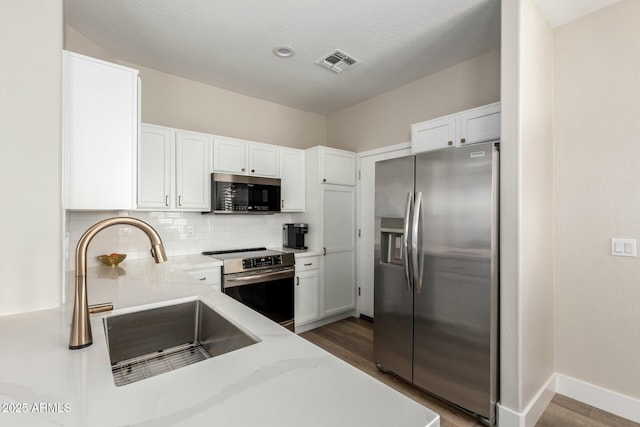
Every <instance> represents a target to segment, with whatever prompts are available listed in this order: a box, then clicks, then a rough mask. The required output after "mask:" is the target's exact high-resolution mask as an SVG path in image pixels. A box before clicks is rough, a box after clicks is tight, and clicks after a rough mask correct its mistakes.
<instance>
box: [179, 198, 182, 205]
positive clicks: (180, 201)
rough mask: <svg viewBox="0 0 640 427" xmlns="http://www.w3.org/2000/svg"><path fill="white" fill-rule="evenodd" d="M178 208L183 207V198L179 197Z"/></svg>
mask: <svg viewBox="0 0 640 427" xmlns="http://www.w3.org/2000/svg"><path fill="white" fill-rule="evenodd" d="M178 206H182V196H178Z"/></svg>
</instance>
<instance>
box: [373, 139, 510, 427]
mask: <svg viewBox="0 0 640 427" xmlns="http://www.w3.org/2000/svg"><path fill="white" fill-rule="evenodd" d="M375 197H376V199H375V206H376V208H375V209H376V211H375V224H376V233H375V236H376V237H375V239H376V240H375V279H374V280H375V284H374V358H375V361H376V365H377V366H378V368H380V369H381V370H383V371H388V372H391V373H393V374H395V375H397V376H399V377H401V378H403V379H404V380H406V381H408V382H411V383H412V384H414V385H415V386H416V387H419V388H421V389H423V390H426V391H428V392H429V393H431V394H433V395H435V396H438V397H440V398H442V399H444V400H446V401H448V402H450V403H453V404H454V405H456V406H458V407H460V408H462V409H464V410H466V411H468V412H471V413H473V414H476V415H478V416H480V417H482V418H484V419H485V420H487V421H489V422H490V423H491V424H493V423H494V422H495V403H496V399H497V380H498V370H497V358H498V353H497V351H498V145H497V143H495V142H489V143H482V144H476V145H471V146H467V147H462V148H447V149H442V150H437V151H431V152H426V153H420V154H417V155H413V156H407V157H402V158H397V159H391V160H385V161H381V162H378V163H376V196H375Z"/></svg>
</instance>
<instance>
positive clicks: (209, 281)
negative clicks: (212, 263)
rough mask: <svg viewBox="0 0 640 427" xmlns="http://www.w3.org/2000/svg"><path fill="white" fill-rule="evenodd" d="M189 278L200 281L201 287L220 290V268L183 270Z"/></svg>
mask: <svg viewBox="0 0 640 427" xmlns="http://www.w3.org/2000/svg"><path fill="white" fill-rule="evenodd" d="M185 273H187V274H188V275H189V276H191V277H193V278H194V279H196V280H198V281H200V282H201V283H202V284H203V285H209V286H213V287H214V288H215V289H217V290H220V268H219V267H215V268H200V269H195V270H185Z"/></svg>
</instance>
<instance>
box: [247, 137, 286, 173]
mask: <svg viewBox="0 0 640 427" xmlns="http://www.w3.org/2000/svg"><path fill="white" fill-rule="evenodd" d="M279 163H280V159H279V158H278V147H276V146H275V145H269V144H259V143H257V142H251V143H249V174H250V175H258V176H268V177H271V178H277V177H279V176H280V170H279V167H278V164H279Z"/></svg>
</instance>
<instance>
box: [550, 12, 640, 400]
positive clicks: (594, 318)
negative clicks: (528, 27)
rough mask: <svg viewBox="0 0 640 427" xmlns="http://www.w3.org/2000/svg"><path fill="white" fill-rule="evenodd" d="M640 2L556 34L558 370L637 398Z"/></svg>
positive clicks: (639, 339) (639, 394)
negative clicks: (621, 245) (620, 246)
mask: <svg viewBox="0 0 640 427" xmlns="http://www.w3.org/2000/svg"><path fill="white" fill-rule="evenodd" d="M638 22H640V1H637V0H626V1H623V2H621V3H618V4H616V5H614V6H612V7H609V8H607V9H604V10H601V11H600V12H597V13H594V14H591V15H589V16H586V17H584V18H582V19H580V20H578V21H574V22H572V23H569V24H567V25H565V26H562V27H560V28H558V29H556V31H555V34H554V35H555V58H554V61H555V85H556V89H555V93H556V95H555V123H556V126H555V153H554V156H555V171H556V172H555V182H554V186H555V206H556V209H555V222H556V228H555V231H556V239H555V241H556V265H555V277H556V347H557V354H556V367H557V371H558V372H559V373H562V374H565V375H568V376H571V377H574V378H578V379H580V380H583V381H586V382H589V383H592V384H596V385H599V386H601V387H604V388H608V389H611V390H614V391H617V392H619V393H623V394H626V395H628V396H631V397H634V398H636V399H637V398H640V260H639V259H638V258H619V257H612V256H611V255H610V238H612V237H627V238H635V239H640V54H639V52H640V26H639V25H638Z"/></svg>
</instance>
